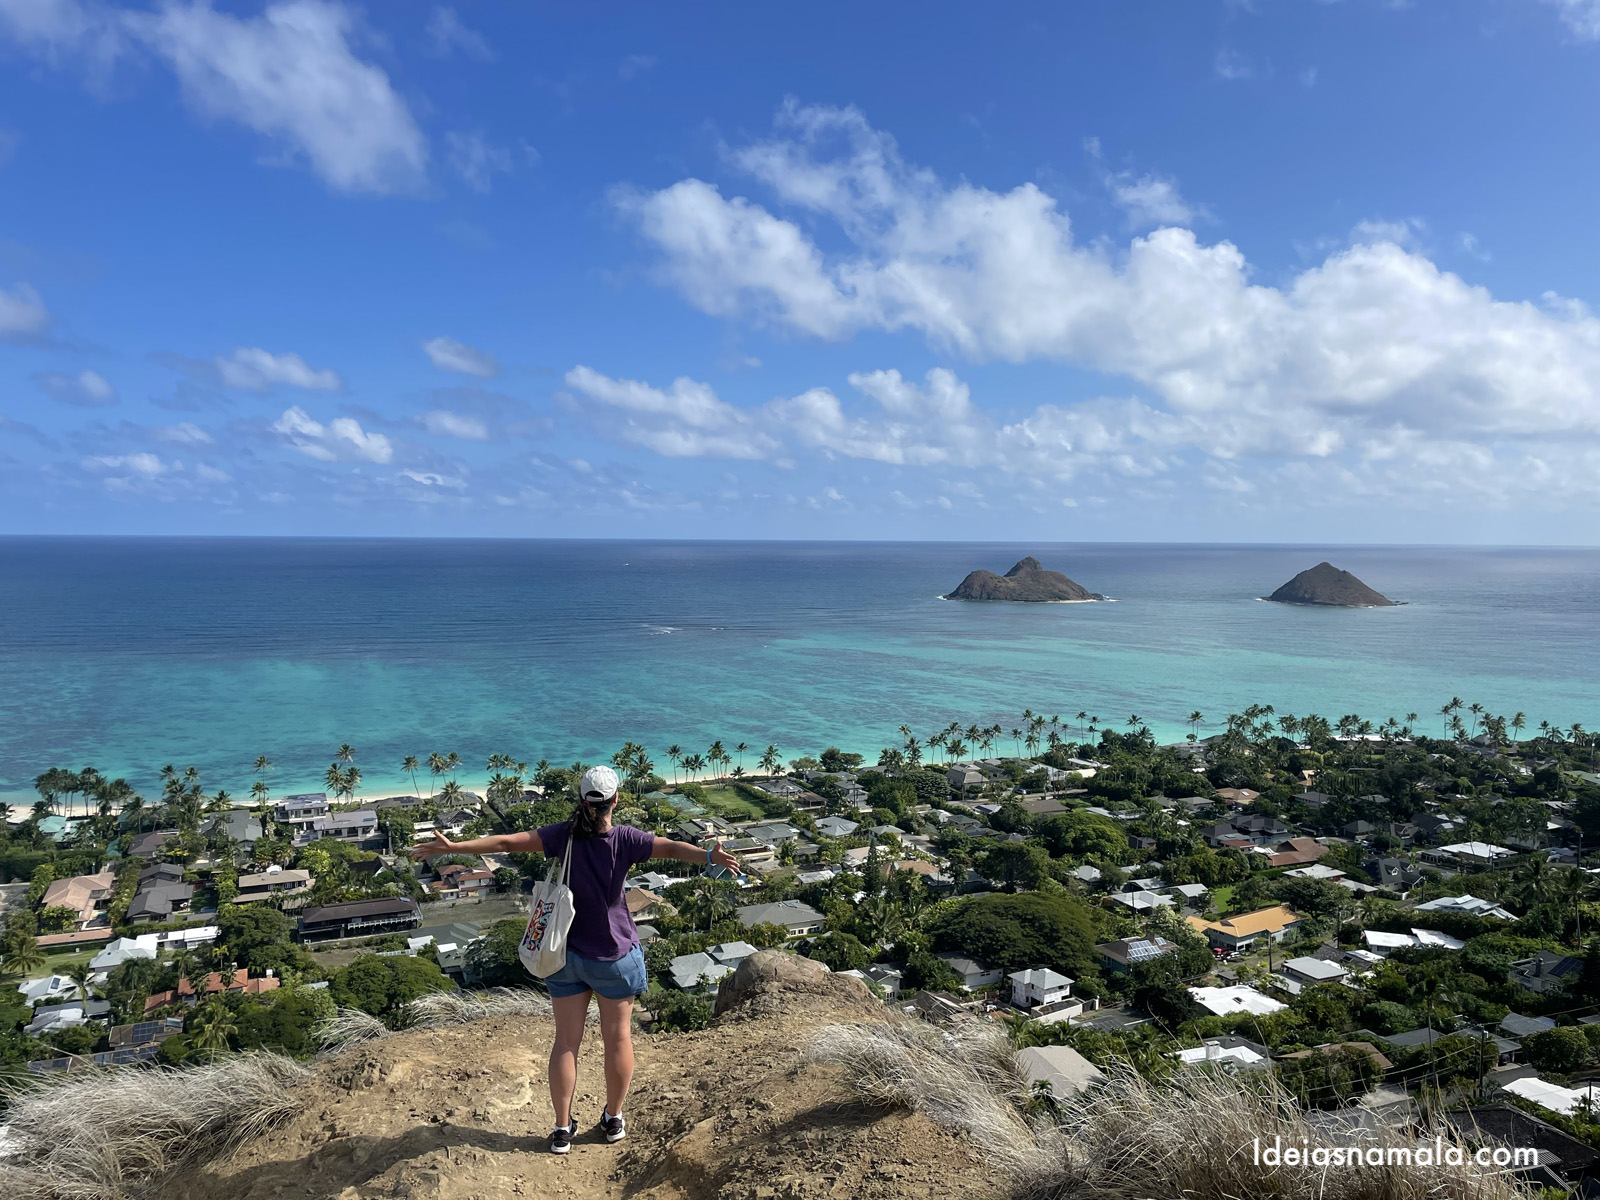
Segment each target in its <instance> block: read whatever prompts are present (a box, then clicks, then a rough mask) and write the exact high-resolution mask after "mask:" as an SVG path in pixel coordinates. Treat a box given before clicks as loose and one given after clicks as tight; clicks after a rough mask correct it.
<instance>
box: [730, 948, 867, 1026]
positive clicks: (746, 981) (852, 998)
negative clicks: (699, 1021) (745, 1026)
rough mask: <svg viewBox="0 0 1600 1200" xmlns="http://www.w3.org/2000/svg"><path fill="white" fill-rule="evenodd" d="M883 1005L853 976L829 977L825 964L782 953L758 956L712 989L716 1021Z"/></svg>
mask: <svg viewBox="0 0 1600 1200" xmlns="http://www.w3.org/2000/svg"><path fill="white" fill-rule="evenodd" d="M861 1006H867V1007H869V1008H870V1009H872V1010H873V1011H879V1012H881V1010H882V1008H883V1005H882V1004H881V1003H879V1001H878V1000H877V999H876V998H875V997H874V996H873V994H872V990H871V989H870V988H868V987H867V985H866V984H864V983H862V982H861V980H859V979H857V978H856V977H855V976H854V975H835V974H834V973H833V972H832V971H830V970H828V968H827V966H826V964H824V963H820V962H817V961H816V960H815V959H812V958H802V957H801V956H800V955H798V954H791V953H789V952H788V951H786V950H758V951H756V952H755V953H754V954H752V955H751V956H750V957H749V958H747V959H745V960H744V961H743V962H741V963H740V964H739V967H738V969H737V970H735V971H734V973H733V974H732V975H724V976H723V977H722V982H721V983H720V984H718V985H717V1000H716V1005H715V1012H716V1014H717V1016H719V1017H720V1016H722V1014H724V1013H728V1012H734V1011H735V1010H737V1015H738V1016H740V1017H745V1016H749V1017H761V1016H770V1015H773V1014H775V1013H780V1012H793V1011H796V1010H799V1009H811V1008H847V1007H861Z"/></svg>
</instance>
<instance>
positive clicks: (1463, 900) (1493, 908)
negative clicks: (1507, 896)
mask: <svg viewBox="0 0 1600 1200" xmlns="http://www.w3.org/2000/svg"><path fill="white" fill-rule="evenodd" d="M1417 911H1418V912H1442V913H1462V914H1464V915H1466V916H1469V917H1493V918H1494V919H1495V920H1496V921H1515V920H1516V919H1517V918H1516V916H1515V915H1514V914H1513V913H1512V912H1510V911H1509V910H1508V909H1505V908H1502V907H1501V906H1500V905H1498V904H1496V903H1495V902H1494V901H1493V900H1482V899H1479V898H1478V897H1477V896H1440V897H1439V898H1438V899H1437V900H1429V901H1428V902H1427V903H1426V904H1419V905H1417Z"/></svg>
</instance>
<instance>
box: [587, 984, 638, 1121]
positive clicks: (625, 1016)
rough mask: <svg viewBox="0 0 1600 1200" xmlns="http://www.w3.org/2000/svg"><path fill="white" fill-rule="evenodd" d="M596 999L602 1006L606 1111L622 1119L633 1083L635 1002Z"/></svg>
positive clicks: (601, 1035)
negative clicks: (623, 1103)
mask: <svg viewBox="0 0 1600 1200" xmlns="http://www.w3.org/2000/svg"><path fill="white" fill-rule="evenodd" d="M595 999H596V1000H598V1001H599V1002H600V1040H601V1041H602V1042H603V1043H604V1045H605V1052H606V1111H607V1112H608V1113H610V1114H611V1115H612V1116H613V1117H620V1116H621V1115H622V1102H623V1101H624V1100H626V1099H627V1098H628V1085H629V1084H631V1083H632V1082H633V1028H632V1020H633V998H632V997H631V996H630V997H629V998H628V999H626V1000H607V999H606V998H605V997H604V996H596V997H595Z"/></svg>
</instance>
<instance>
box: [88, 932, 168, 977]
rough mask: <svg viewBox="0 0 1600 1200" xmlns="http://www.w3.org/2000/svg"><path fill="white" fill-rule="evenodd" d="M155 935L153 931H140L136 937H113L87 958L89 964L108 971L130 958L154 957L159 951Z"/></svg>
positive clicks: (99, 969)
mask: <svg viewBox="0 0 1600 1200" xmlns="http://www.w3.org/2000/svg"><path fill="white" fill-rule="evenodd" d="M156 937H157V935H156V934H153V933H141V934H140V935H139V936H138V937H131V938H125V937H119V938H113V939H112V940H111V941H110V942H108V943H107V944H106V946H105V948H104V949H103V950H101V951H100V953H99V954H96V955H95V956H94V957H93V958H91V959H90V960H89V966H90V967H91V968H93V969H94V970H96V971H109V970H111V969H112V968H113V967H120V966H121V965H122V964H123V963H125V962H127V961H128V960H129V959H131V958H155V957H156V955H157V953H158V951H159V943H158V942H157V941H156Z"/></svg>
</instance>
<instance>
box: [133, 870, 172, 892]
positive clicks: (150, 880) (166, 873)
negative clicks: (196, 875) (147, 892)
mask: <svg viewBox="0 0 1600 1200" xmlns="http://www.w3.org/2000/svg"><path fill="white" fill-rule="evenodd" d="M182 882H183V868H182V867H180V866H179V865H178V864H177V863H156V864H155V865H154V866H150V867H146V868H145V869H144V870H142V871H140V872H139V881H138V883H139V886H138V888H137V889H136V890H137V891H141V892H142V891H144V889H145V888H147V887H156V886H159V885H161V884H165V883H182Z"/></svg>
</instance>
